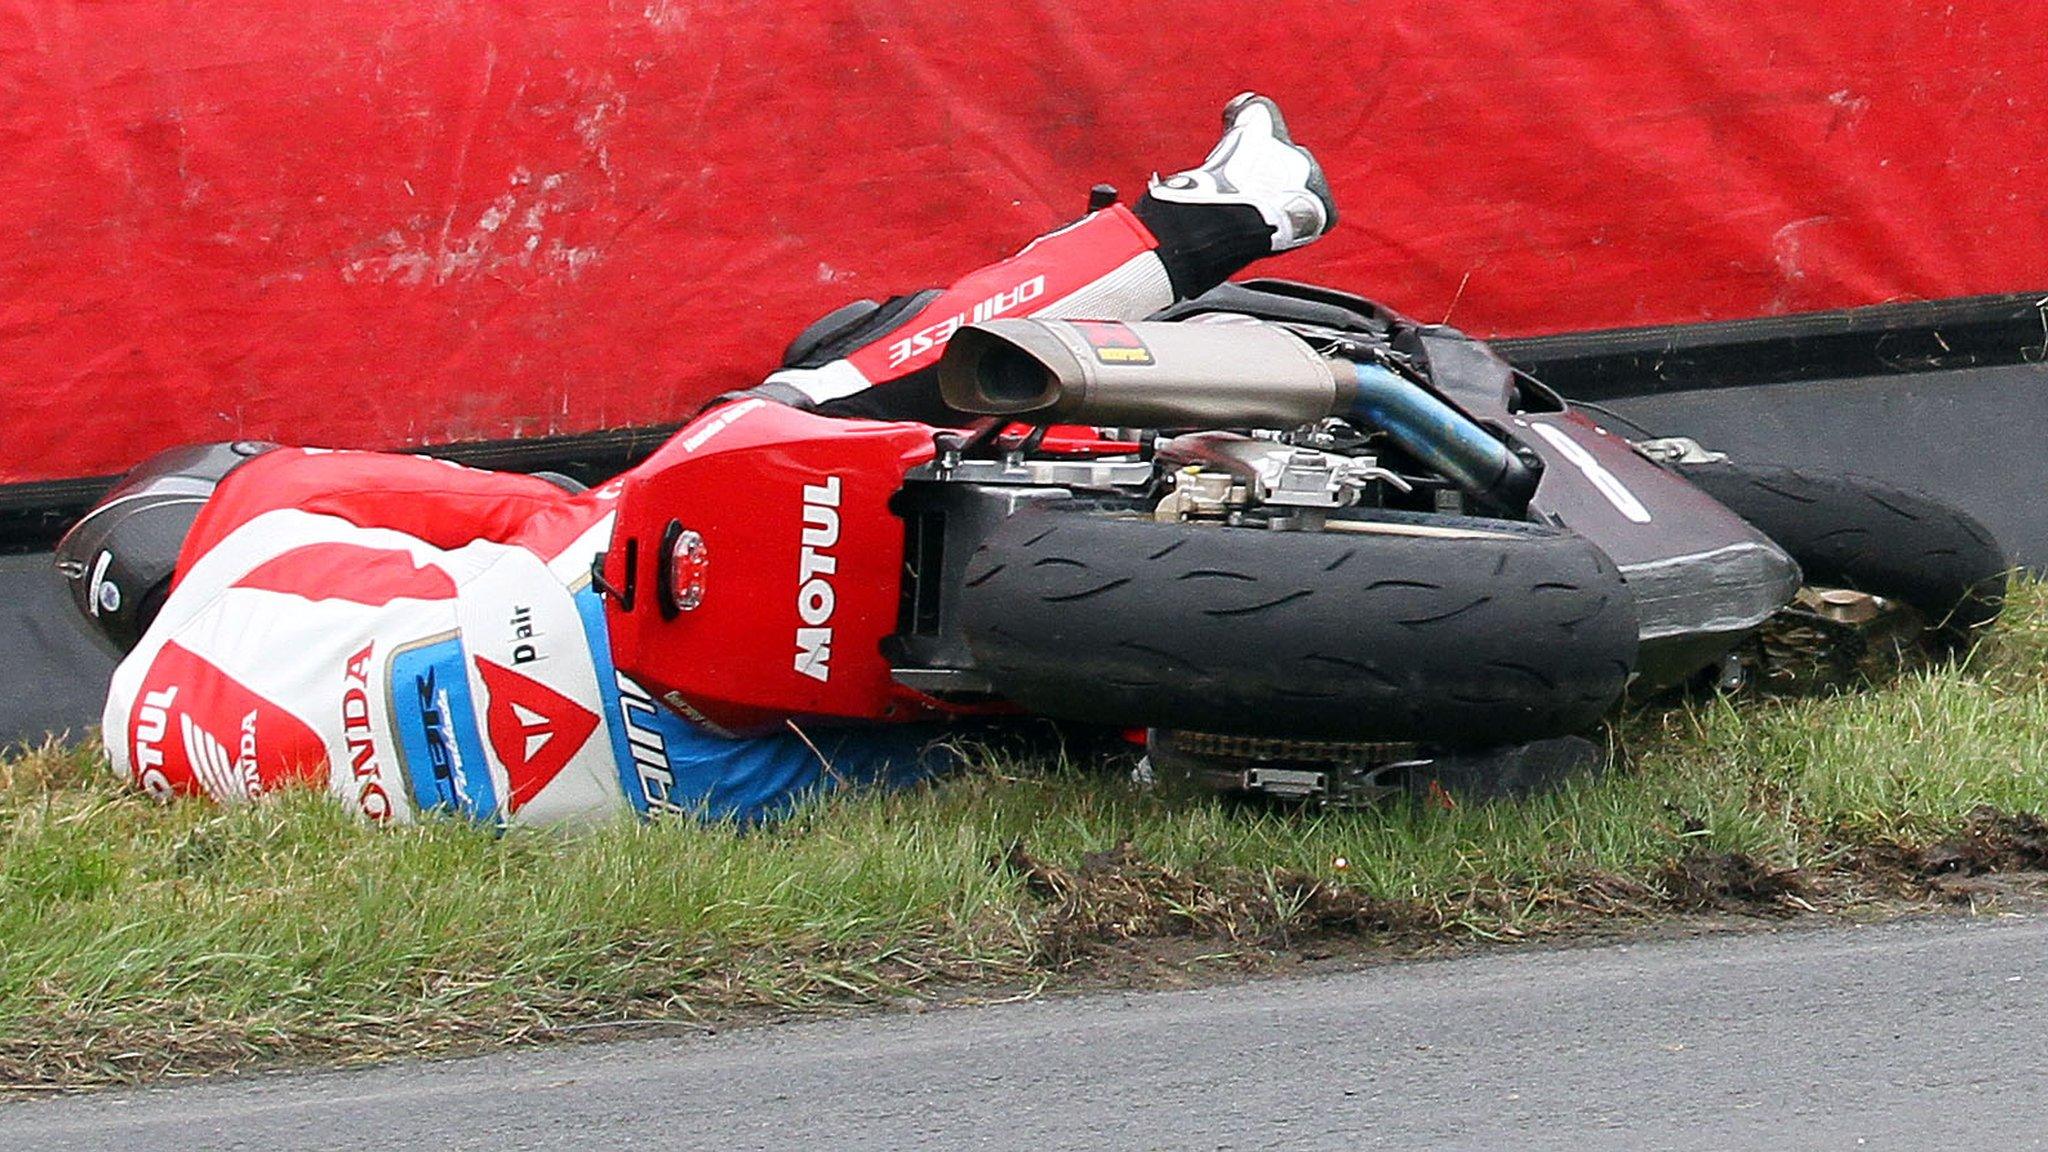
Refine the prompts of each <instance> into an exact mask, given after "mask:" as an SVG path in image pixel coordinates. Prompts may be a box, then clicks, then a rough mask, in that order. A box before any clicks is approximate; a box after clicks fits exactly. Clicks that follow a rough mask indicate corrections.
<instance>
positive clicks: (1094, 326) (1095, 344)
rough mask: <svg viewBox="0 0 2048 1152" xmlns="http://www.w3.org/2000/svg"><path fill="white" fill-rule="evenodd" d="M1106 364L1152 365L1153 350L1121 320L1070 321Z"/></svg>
mask: <svg viewBox="0 0 2048 1152" xmlns="http://www.w3.org/2000/svg"><path fill="white" fill-rule="evenodd" d="M1067 323H1069V324H1072V325H1073V326H1074V331H1076V332H1079V333H1080V334H1081V339H1083V340H1086V341H1087V342H1088V346H1089V347H1090V348H1093V349H1095V358H1096V359H1097V360H1100V361H1101V362H1102V363H1104V364H1150V363H1152V362H1153V361H1152V350H1151V349H1150V348H1147V347H1145V342H1144V341H1143V340H1141V339H1139V338H1138V334H1137V333H1136V332H1133V331H1131V326H1130V325H1129V324H1126V323H1124V322H1123V321H1121V320H1069V321H1067Z"/></svg>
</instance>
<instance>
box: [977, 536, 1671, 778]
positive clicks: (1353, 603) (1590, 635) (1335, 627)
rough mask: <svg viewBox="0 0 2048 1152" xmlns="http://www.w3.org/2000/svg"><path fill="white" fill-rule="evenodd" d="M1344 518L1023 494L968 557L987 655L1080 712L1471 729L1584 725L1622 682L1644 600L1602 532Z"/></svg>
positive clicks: (1220, 722) (1377, 729)
mask: <svg viewBox="0 0 2048 1152" xmlns="http://www.w3.org/2000/svg"><path fill="white" fill-rule="evenodd" d="M1347 523H1349V524H1350V525H1352V526H1354V527H1355V528H1356V529H1358V530H1356V531H1325V532H1283V531H1270V530H1266V529H1262V528H1229V527H1223V526H1220V525H1214V524H1205V523H1157V522H1153V521H1150V520H1138V519H1119V518H1115V517H1113V516H1111V515H1107V514H1102V513H1094V512H1087V511H1067V510H1061V511H1051V510H1032V511H1027V512H1022V513H1019V514H1017V515H1015V516H1012V517H1010V518H1009V519H1008V520H1006V521H1004V522H1003V523H1002V524H1001V525H1000V526H999V527H998V528H997V529H996V530H995V531H994V532H993V533H992V534H991V536H990V538H989V539H988V541H987V542H986V543H985V544H984V545H983V546H982V547H981V548H980V549H979V550H978V551H977V552H976V553H975V555H974V556H973V557H972V558H971V559H970V561H969V565H968V570H967V576H966V580H965V583H964V587H963V589H962V597H961V610H962V621H963V625H964V629H965V631H966V634H967V639H968V643H969V645H970V647H971V648H972V649H973V652H974V657H975V664H976V667H977V668H978V669H980V670H981V671H982V672H984V673H985V674H986V675H987V676H988V677H989V679H990V680H991V682H992V683H993V685H994V687H995V690H996V691H997V692H998V693H1000V694H1001V695H1003V696H1005V697H1007V698H1008V699H1010V700H1012V701H1014V702H1016V703H1018V704H1020V705H1022V706H1023V707H1025V708H1027V709H1029V710H1031V711H1033V712H1037V713H1040V714H1043V715H1047V716H1054V717H1059V718H1064V719H1072V720H1084V721H1093V722H1099V723H1106V724H1117V725H1123V726H1137V725H1143V726H1147V727H1154V728H1185V729H1193V730H1196V731H1201V732H1214V733H1228V734H1239V735H1252V736H1285V737H1296V738H1304V739H1311V738H1313V739H1335V740H1385V741H1422V742H1428V743H1434V744H1439V745H1449V746H1459V747H1469V746H1491V745H1497V744H1501V743H1504V742H1508V741H1515V740H1529V739H1538V738H1542V737H1547V736H1556V735H1562V734H1566V733H1570V732H1576V731H1580V730H1582V729H1585V728H1587V727H1590V726H1591V725H1593V724H1595V723H1596V722H1598V721H1599V719H1600V717H1601V715H1602V714H1603V713H1604V712H1606V711H1607V709H1608V708H1609V707H1610V706H1611V705H1612V704H1613V703H1614V702H1615V700H1616V698H1617V697H1619V696H1620V694H1621V690H1622V687H1623V686H1624V684H1626V682H1627V680H1628V676H1629V672H1630V670H1631V669H1632V667H1633V666H1634V662H1635V652H1636V614H1635V605H1634V602H1633V601H1632V600H1631V599H1630V597H1629V594H1628V590H1627V588H1626V587H1625V586H1624V585H1623V583H1622V580H1621V575H1620V573H1619V572H1617V571H1616V570H1615V567H1614V565H1613V563H1612V562H1610V561H1609V560H1608V559H1607V557H1606V556H1605V555H1604V554H1603V553H1601V552H1600V551H1599V550H1598V549H1597V548H1594V547H1593V546H1592V545H1591V544H1588V543H1587V542H1586V541H1584V540H1583V539H1581V538H1579V537H1577V536H1574V535H1572V534H1570V533H1567V532H1562V531H1559V530H1556V529H1552V528H1547V527H1540V526H1537V525H1532V524H1520V523H1510V522H1506V521H1497V520H1482V519H1474V518H1464V517H1448V516H1427V517H1425V516H1417V515H1409V514H1402V513H1382V514H1376V515H1375V516H1374V517H1372V518H1369V519H1357V520H1351V521H1348V522H1347Z"/></svg>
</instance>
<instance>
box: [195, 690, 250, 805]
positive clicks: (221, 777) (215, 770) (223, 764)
mask: <svg viewBox="0 0 2048 1152" xmlns="http://www.w3.org/2000/svg"><path fill="white" fill-rule="evenodd" d="M257 711H258V710H257V709H254V708H251V709H250V710H249V713H248V715H246V716H243V717H242V724H241V729H242V731H241V738H240V740H239V741H238V742H237V745H236V749H235V751H234V752H233V753H230V752H229V751H228V749H227V745H225V744H223V743H221V741H220V738H219V737H217V736H215V735H214V734H213V733H211V732H208V731H207V730H206V729H204V728H201V727H200V726H199V725H197V724H195V723H193V722H192V714H191V713H190V712H181V713H179V714H178V726H179V727H180V728H182V729H183V730H184V737H185V761H186V763H188V764H190V765H191V766H192V775H193V777H194V778H195V779H197V780H198V781H199V786H200V787H201V788H204V789H206V793H207V795H209V796H212V797H213V798H214V799H216V800H223V801H226V800H254V799H255V798H256V797H258V796H260V795H262V794H263V780H262V778H261V777H259V776H258V775H257V774H256V716H257Z"/></svg>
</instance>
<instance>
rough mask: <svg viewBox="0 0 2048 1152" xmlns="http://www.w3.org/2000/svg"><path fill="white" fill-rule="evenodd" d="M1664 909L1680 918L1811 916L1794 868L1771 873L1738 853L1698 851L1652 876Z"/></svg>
mask: <svg viewBox="0 0 2048 1152" xmlns="http://www.w3.org/2000/svg"><path fill="white" fill-rule="evenodd" d="M1657 879H1658V884H1659V886H1660V887H1661V888H1662V890H1663V896H1664V901H1665V903H1666V904H1667V905H1668V906H1669V907H1670V908H1672V909H1673V910H1675V911H1683V912H1741V913H1746V914H1750V915H1758V914H1764V915H1778V916H1784V915H1791V914H1794V913H1796V912H1799V911H1808V912H1810V911H1813V910H1814V906H1813V904H1812V903H1811V902H1810V901H1808V900H1807V897H1809V896H1811V895H1813V894H1814V888H1815V885H1814V882H1813V879H1812V878H1811V877H1809V876H1808V875H1807V874H1806V873H1805V872H1803V871H1801V870H1800V869H1797V868H1773V867H1771V866H1769V865H1767V864H1764V863H1763V862H1761V861H1759V860H1757V859H1756V858H1755V857H1753V856H1749V855H1746V854H1744V853H1741V852H1707V851H1699V852H1694V853H1691V854H1690V855H1687V856H1682V857H1680V858H1678V859H1677V860H1673V861H1672V862H1671V863H1669V864H1666V865H1665V866H1664V867H1663V868H1662V869H1660V870H1659V872H1658V876H1657Z"/></svg>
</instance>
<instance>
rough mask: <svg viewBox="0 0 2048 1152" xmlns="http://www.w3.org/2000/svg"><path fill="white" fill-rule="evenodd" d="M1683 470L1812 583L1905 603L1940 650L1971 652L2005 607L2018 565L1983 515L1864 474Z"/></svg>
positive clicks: (1760, 468) (1756, 468) (1715, 466)
mask: <svg viewBox="0 0 2048 1152" xmlns="http://www.w3.org/2000/svg"><path fill="white" fill-rule="evenodd" d="M1678 472H1679V474H1680V475H1682V476H1684V477H1685V478H1686V479H1687V480H1689V481H1691V482H1692V483H1694V484H1696V485H1698V486H1699V487H1700V488H1703V489H1705V490H1706V493H1707V494H1708V495H1709V496H1712V497H1713V498H1714V499H1716V500H1719V501H1720V502H1721V503H1723V504H1725V505H1727V506H1728V507H1729V508H1730V509H1731V510H1733V511H1734V512H1735V514H1736V515H1738V516H1740V517H1742V518H1743V519H1744V520H1747V521H1749V523H1750V524H1751V525H1752V526H1754V527H1755V528H1756V529H1757V530H1758V531H1760V532H1762V533H1763V534H1764V535H1766V536H1769V537H1770V538H1771V539H1772V540H1773V541H1775V542H1776V543H1777V545H1778V546H1779V547H1780V548H1783V549H1784V550H1785V551H1786V552H1787V553H1789V554H1790V555H1791V557H1792V558H1793V559H1794V560H1797V561H1798V562H1799V567H1800V568H1801V569H1802V570H1803V571H1804V572H1805V574H1806V582H1807V583H1808V584H1810V585H1818V586H1821V587H1837V588H1852V589H1855V590H1856V591H1859V592H1868V593H1870V594H1871V595H1874V596H1884V597H1889V598H1891V599H1895V600H1900V601H1903V602H1904V603H1906V604H1909V605H1911V606H1912V607H1913V608H1915V609H1917V610H1918V611H1919V612H1920V614H1921V615H1922V616H1924V617H1925V618H1926V620H1927V622H1928V626H1929V627H1930V628H1931V629H1932V630H1933V639H1934V640H1935V642H1936V646H1937V647H1939V648H1943V649H1946V650H1948V651H1950V652H1960V651H1962V650H1965V649H1967V648H1968V647H1969V646H1970V645H1971V644H1972V643H1974V641H1975V640H1976V638H1977V637H1978V636H1980V635H1982V634H1983V631H1984V629H1985V628H1986V627H1988V626H1989V625H1990V624H1991V622H1992V621H1993V620H1996V619H1997V618H1998V613H1999V611H2000V609H2001V608H2002V607H2003V606H2004V603H2005V586H2006V579H2007V576H2008V575H2009V574H2010V572H2011V571H2012V561H2011V560H2009V559H2008V558H2007V557H2006V554H2005V550H2004V549H2003V548H2001V547H2000V546H1999V544H1998V541H1997V539H1996V538H1995V537H1993V536H1992V535H1991V533H1990V532H1989V531H1988V530H1987V529H1985V527H1984V526H1983V525H1982V524H1980V523H1978V522H1977V519H1976V518H1975V517H1973V516H1971V515H1970V514H1969V513H1967V512H1964V511H1963V510H1961V509H1960V508H1956V507H1954V506H1952V505H1949V504H1945V503H1942V502H1941V501H1939V500H1936V499H1935V498H1933V497H1932V496H1927V495H1924V494H1922V493H1918V492H1909V491H1907V490H1905V489H1902V488H1894V487H1892V486H1891V485H1889V484H1885V483H1882V482H1880V481H1877V480H1872V479H1870V478H1868V477H1864V476H1855V475H1850V474H1846V473H1835V472H1819V471H1809V470H1805V469H1796V468H1780V467H1772V466H1766V465H1755V464H1735V463H1731V462H1726V461H1720V462H1715V463H1710V464H1681V465H1679V466H1678Z"/></svg>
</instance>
